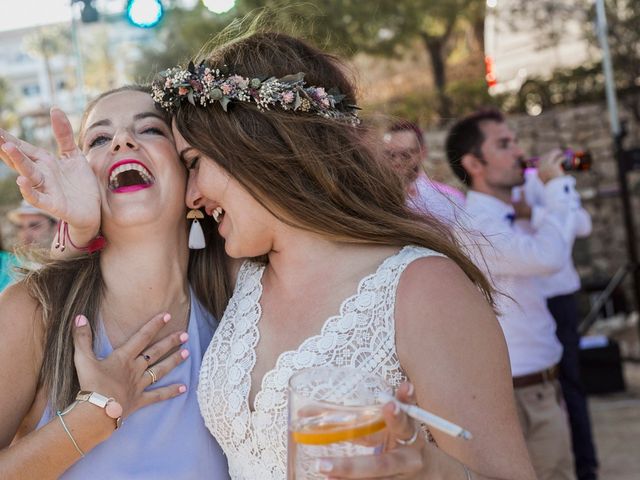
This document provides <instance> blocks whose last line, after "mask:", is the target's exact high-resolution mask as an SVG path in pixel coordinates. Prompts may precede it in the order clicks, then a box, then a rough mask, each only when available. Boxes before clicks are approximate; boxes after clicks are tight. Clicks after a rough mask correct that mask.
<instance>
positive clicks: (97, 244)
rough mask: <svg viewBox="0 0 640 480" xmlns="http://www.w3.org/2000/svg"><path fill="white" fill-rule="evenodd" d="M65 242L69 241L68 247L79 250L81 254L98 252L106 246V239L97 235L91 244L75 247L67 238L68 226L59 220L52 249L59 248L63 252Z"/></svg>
mask: <svg viewBox="0 0 640 480" xmlns="http://www.w3.org/2000/svg"><path fill="white" fill-rule="evenodd" d="M61 231H62V235H61ZM67 240H68V241H69V245H71V246H72V247H73V248H75V249H76V250H79V251H81V252H87V253H94V252H99V251H100V250H102V249H103V248H104V247H105V246H106V244H107V241H106V239H105V238H104V237H103V236H102V235H98V236H97V237H96V238H94V239H93V240H91V242H89V244H88V245H85V246H84V247H81V246H79V245H76V244H75V243H73V240H71V237H70V236H69V224H68V223H67V222H65V221H64V220H61V221H59V222H58V231H57V233H56V244H55V245H54V247H55V248H56V249H57V248H59V249H60V251H61V252H64V250H65V248H67Z"/></svg>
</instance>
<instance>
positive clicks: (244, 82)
mask: <svg viewBox="0 0 640 480" xmlns="http://www.w3.org/2000/svg"><path fill="white" fill-rule="evenodd" d="M229 81H230V82H231V83H234V84H235V85H237V86H238V88H240V89H241V90H244V89H245V88H247V87H248V86H249V80H248V79H246V78H243V77H241V76H240V75H231V76H230V77H229Z"/></svg>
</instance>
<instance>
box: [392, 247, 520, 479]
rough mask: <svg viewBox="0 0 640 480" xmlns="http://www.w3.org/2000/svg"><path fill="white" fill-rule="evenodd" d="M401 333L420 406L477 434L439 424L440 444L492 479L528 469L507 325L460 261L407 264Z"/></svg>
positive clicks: (402, 354)
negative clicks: (450, 432)
mask: <svg viewBox="0 0 640 480" xmlns="http://www.w3.org/2000/svg"><path fill="white" fill-rule="evenodd" d="M395 331H396V349H397V354H398V358H399V360H400V364H401V366H402V368H403V370H404V372H405V373H406V374H407V376H408V378H409V380H410V381H411V382H412V383H413V385H414V387H415V389H416V396H417V399H418V404H419V405H421V406H422V407H423V408H426V409H427V410H430V411H432V412H434V413H436V414H438V415H440V416H442V417H444V418H447V419H449V420H451V421H453V422H454V423H457V424H459V425H463V426H464V427H465V428H467V429H468V430H469V431H471V432H473V436H474V441H473V442H459V441H456V440H455V439H452V438H451V437H449V436H447V435H443V434H441V433H440V432H439V431H437V430H433V431H432V434H433V436H434V437H435V439H436V441H437V443H438V445H439V447H440V448H441V449H442V450H443V451H445V452H447V453H448V454H450V455H452V456H454V457H455V458H457V459H459V460H460V461H461V462H463V463H465V464H467V465H469V466H470V467H471V468H473V469H474V470H476V471H477V472H481V473H482V474H483V475H485V476H487V477H490V478H519V477H521V476H522V472H527V473H529V472H530V466H529V461H528V457H527V451H526V447H525V444H524V439H523V437H522V432H521V430H520V426H519V424H518V418H517V414H516V410H515V404H514V400H513V387H512V380H511V371H510V367H509V357H508V352H507V347H506V342H505V340H504V335H503V334H502V329H501V328H500V324H499V323H498V320H497V318H496V316H495V314H494V312H493V309H492V308H491V307H490V305H489V304H488V302H487V301H486V300H485V298H484V296H483V295H482V293H481V292H480V290H479V289H478V288H477V287H476V286H475V285H474V284H473V283H472V282H471V280H469V279H468V278H467V276H466V274H465V273H464V272H463V270H462V269H461V268H460V267H459V266H458V265H457V264H456V263H455V262H453V261H452V260H449V259H447V258H442V257H426V258H421V259H419V260H416V261H414V262H412V263H411V264H410V265H409V266H407V268H406V269H405V271H404V272H403V274H402V276H401V277H400V283H399V285H398V290H397V296H396V309H395ZM496 452H499V455H496Z"/></svg>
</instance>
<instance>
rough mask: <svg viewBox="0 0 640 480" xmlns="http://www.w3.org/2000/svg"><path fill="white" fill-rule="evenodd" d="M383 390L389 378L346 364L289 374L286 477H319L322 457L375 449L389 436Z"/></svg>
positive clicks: (312, 479) (367, 452)
mask: <svg viewBox="0 0 640 480" xmlns="http://www.w3.org/2000/svg"><path fill="white" fill-rule="evenodd" d="M380 392H386V393H389V394H393V389H392V388H391V387H390V386H389V385H388V384H387V382H385V380H384V379H383V378H381V377H379V376H377V375H373V374H370V373H368V372H366V371H363V370H359V369H355V368H347V367H344V368H342V367H314V368H308V369H305V370H302V371H300V372H298V373H296V374H294V375H293V376H292V377H291V379H290V380H289V438H288V465H287V470H288V474H287V478H288V480H293V479H295V480H303V479H304V480H315V479H324V478H325V476H324V475H322V474H319V473H317V472H316V471H315V465H316V460H317V459H319V458H323V457H346V456H359V455H375V454H378V453H380V452H382V451H383V450H384V447H385V440H386V437H387V432H386V425H385V422H384V418H383V416H382V407H383V406H384V405H385V403H386V402H385V401H384V400H382V399H380V398H379V395H378V394H379V393H380Z"/></svg>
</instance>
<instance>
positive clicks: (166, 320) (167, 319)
mask: <svg viewBox="0 0 640 480" xmlns="http://www.w3.org/2000/svg"><path fill="white" fill-rule="evenodd" d="M162 320H164V323H167V322H168V321H169V320H171V315H169V314H168V313H165V314H164V317H162Z"/></svg>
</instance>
